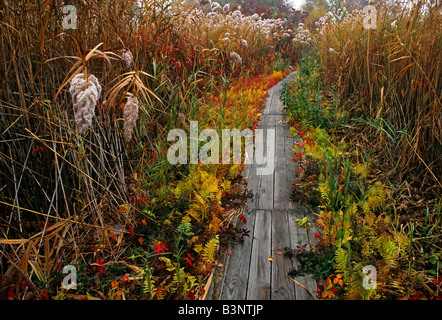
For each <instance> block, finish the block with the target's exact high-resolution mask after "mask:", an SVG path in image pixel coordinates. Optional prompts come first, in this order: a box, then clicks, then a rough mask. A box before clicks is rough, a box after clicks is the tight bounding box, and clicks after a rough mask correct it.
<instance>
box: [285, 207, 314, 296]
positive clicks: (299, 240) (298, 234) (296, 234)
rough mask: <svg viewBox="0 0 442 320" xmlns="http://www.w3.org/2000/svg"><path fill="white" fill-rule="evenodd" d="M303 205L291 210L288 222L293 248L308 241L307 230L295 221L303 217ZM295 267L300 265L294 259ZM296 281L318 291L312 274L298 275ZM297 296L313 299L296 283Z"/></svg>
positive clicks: (311, 290)
mask: <svg viewBox="0 0 442 320" xmlns="http://www.w3.org/2000/svg"><path fill="white" fill-rule="evenodd" d="M300 206H301V205H299V204H297V207H298V210H297V211H290V213H289V215H288V222H289V228H290V237H291V245H292V248H296V246H299V247H302V246H303V245H304V244H306V243H308V236H307V230H306V229H305V228H299V227H298V224H297V223H295V221H294V220H295V219H302V218H303V217H304V213H303V209H302V208H301V207H300ZM293 265H294V267H295V268H298V267H299V262H298V261H297V260H296V258H295V259H294V263H293ZM294 279H295V280H296V281H298V282H300V283H302V284H303V285H304V286H306V287H307V288H308V289H309V290H310V292H311V293H313V294H314V293H315V292H316V281H315V279H314V278H313V276H311V275H305V276H298V277H295V278H294ZM295 297H296V300H312V299H313V298H312V296H311V295H310V294H309V293H308V292H307V291H306V290H305V289H304V288H302V287H301V286H299V285H297V284H295Z"/></svg>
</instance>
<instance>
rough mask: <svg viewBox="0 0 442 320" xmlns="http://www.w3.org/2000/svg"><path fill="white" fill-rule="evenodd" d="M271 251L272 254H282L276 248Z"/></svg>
mask: <svg viewBox="0 0 442 320" xmlns="http://www.w3.org/2000/svg"><path fill="white" fill-rule="evenodd" d="M273 253H274V254H278V255H279V254H282V252H281V251H278V250H273Z"/></svg>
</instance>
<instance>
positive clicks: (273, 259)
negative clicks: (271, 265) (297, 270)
mask: <svg viewBox="0 0 442 320" xmlns="http://www.w3.org/2000/svg"><path fill="white" fill-rule="evenodd" d="M267 260H269V261H270V262H273V261H275V258H273V257H268V258H267Z"/></svg>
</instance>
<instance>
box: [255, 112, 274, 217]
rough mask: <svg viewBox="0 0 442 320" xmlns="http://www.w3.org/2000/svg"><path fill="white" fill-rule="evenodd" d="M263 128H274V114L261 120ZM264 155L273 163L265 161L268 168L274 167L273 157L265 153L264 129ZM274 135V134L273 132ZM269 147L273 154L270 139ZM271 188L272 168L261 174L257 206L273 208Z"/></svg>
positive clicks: (263, 208) (272, 180) (272, 181)
mask: <svg viewBox="0 0 442 320" xmlns="http://www.w3.org/2000/svg"><path fill="white" fill-rule="evenodd" d="M263 122H264V123H263V129H273V130H275V116H274V115H267V116H266V117H265V119H264V121H263ZM264 132H265V133H264V150H265V151H264V155H265V157H267V161H268V162H270V161H272V162H273V163H267V164H266V166H268V167H269V169H272V167H273V169H274V166H275V163H274V159H271V158H270V157H269V155H268V154H266V153H267V135H268V134H269V133H268V132H267V130H264ZM275 135H276V134H275ZM269 143H270V144H271V145H270V147H271V148H272V152H273V156H274V157H276V154H275V141H273V140H270V141H269ZM273 190H274V170H273V172H270V174H263V175H261V184H260V188H259V202H258V208H259V209H262V210H272V209H273Z"/></svg>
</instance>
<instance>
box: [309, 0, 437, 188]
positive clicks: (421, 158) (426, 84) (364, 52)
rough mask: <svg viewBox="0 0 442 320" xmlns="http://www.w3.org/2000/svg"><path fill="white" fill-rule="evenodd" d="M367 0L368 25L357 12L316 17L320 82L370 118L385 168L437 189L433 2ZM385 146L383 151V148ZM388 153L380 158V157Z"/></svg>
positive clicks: (352, 110)
mask: <svg viewBox="0 0 442 320" xmlns="http://www.w3.org/2000/svg"><path fill="white" fill-rule="evenodd" d="M389 3H390V4H388V5H387V4H385V3H384V4H382V3H381V2H379V4H375V7H376V8H377V22H376V28H375V29H365V28H364V26H363V14H361V12H360V11H353V12H351V13H350V12H348V13H347V15H342V14H341V15H340V16H339V17H336V15H334V14H332V13H331V14H330V15H329V16H328V18H325V19H323V20H322V21H320V22H319V23H318V24H319V28H320V33H319V35H318V38H317V39H316V40H317V43H318V47H319V56H320V61H321V64H322V65H323V66H324V67H325V69H324V70H326V72H324V75H323V76H324V80H326V81H328V82H329V83H332V84H334V85H335V89H336V92H337V93H338V95H339V97H340V99H341V101H343V102H345V106H346V109H347V110H348V111H349V112H350V115H351V116H354V117H365V118H367V119H370V122H369V123H370V125H371V126H370V127H371V128H372V130H373V131H374V134H373V135H372V137H373V141H371V142H370V144H371V145H372V146H373V148H374V149H375V150H379V151H381V150H382V151H381V153H382V154H385V155H386V158H387V159H386V160H387V163H388V167H387V168H383V169H384V170H385V171H389V172H390V173H391V172H395V173H397V174H398V177H399V181H398V183H400V182H401V181H403V179H404V178H406V177H408V176H410V175H412V176H414V177H417V180H418V181H419V184H420V187H421V188H423V189H426V188H427V187H428V186H430V188H433V191H434V192H436V193H437V192H438V190H440V187H441V180H440V177H441V174H442V172H441V168H442V157H441V154H442V144H441V142H442V135H441V132H442V130H441V129H442V116H441V98H442V96H441V93H442V82H441V79H442V77H441V75H442V70H441V66H442V65H441V60H440V57H441V56H442V15H441V10H442V6H441V3H440V1H433V0H429V1H417V2H415V3H414V4H413V5H411V4H409V5H407V6H403V5H401V4H400V3H399V1H398V2H393V3H392V2H389ZM387 151H391V152H387ZM387 155H388V156H387Z"/></svg>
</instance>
